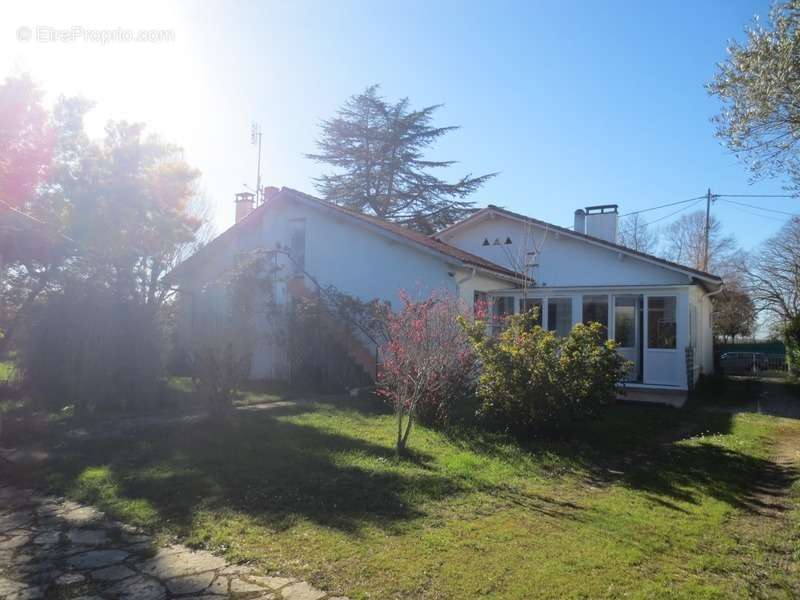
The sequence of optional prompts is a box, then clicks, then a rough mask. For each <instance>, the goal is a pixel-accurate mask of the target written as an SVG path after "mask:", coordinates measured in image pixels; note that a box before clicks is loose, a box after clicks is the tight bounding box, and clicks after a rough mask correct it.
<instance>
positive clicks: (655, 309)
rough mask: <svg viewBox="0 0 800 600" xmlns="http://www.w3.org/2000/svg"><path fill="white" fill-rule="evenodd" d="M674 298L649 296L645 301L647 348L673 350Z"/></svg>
mask: <svg viewBox="0 0 800 600" xmlns="http://www.w3.org/2000/svg"><path fill="white" fill-rule="evenodd" d="M676 304H677V302H676V299H675V296H651V297H650V298H648V300H647V347H648V348H675V347H676V346H677V339H676V337H677V329H678V328H677V324H676V322H675V307H676Z"/></svg>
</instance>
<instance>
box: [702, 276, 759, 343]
mask: <svg viewBox="0 0 800 600" xmlns="http://www.w3.org/2000/svg"><path fill="white" fill-rule="evenodd" d="M712 300H713V302H714V334H715V335H717V336H718V337H721V338H723V339H728V340H731V341H735V339H736V336H748V335H752V334H753V330H754V328H755V324H756V306H755V303H754V302H753V299H752V298H751V297H750V294H749V293H748V292H747V291H746V290H743V289H741V288H739V287H738V286H731V285H730V284H729V285H728V287H726V288H725V289H724V290H722V292H721V293H719V294H717V295H716V296H714V297H713V298H712Z"/></svg>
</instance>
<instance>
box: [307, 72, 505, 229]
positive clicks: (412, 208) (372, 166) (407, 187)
mask: <svg viewBox="0 0 800 600" xmlns="http://www.w3.org/2000/svg"><path fill="white" fill-rule="evenodd" d="M440 107H441V105H433V106H428V107H425V108H422V109H419V110H413V109H411V108H410V106H409V100H408V98H403V99H402V100H400V101H398V102H397V103H394V104H392V103H390V102H387V101H386V100H385V99H384V98H383V97H381V96H380V95H379V94H378V86H377V85H373V86H370V87H368V88H367V89H366V90H364V91H363V92H362V93H360V94H357V95H355V96H353V97H351V98H350V99H349V100H347V102H345V104H344V106H343V107H342V108H341V109H339V111H338V112H337V114H336V116H335V117H333V118H332V119H328V120H326V121H323V123H322V135H321V137H320V139H319V140H318V141H317V146H318V148H319V153H318V154H309V155H307V156H308V158H311V159H313V160H315V161H317V162H320V163H324V164H328V165H331V166H333V167H336V168H337V169H338V172H335V173H328V174H324V175H322V176H321V177H319V178H317V179H316V180H315V181H316V186H317V189H318V190H319V191H320V193H321V194H322V195H323V196H324V197H325V198H326V199H327V200H329V201H331V202H334V203H335V204H338V205H340V206H344V207H346V208H349V209H352V210H356V211H358V212H362V213H365V214H370V215H374V216H376V217H380V218H381V219H386V220H388V221H393V222H396V223H400V224H403V225H406V226H408V227H411V228H413V229H416V230H417V231H420V232H423V233H433V232H435V231H436V230H438V229H440V228H442V227H445V226H447V225H450V224H451V223H454V222H455V221H457V220H459V219H461V218H463V217H465V216H467V215H469V214H470V213H471V212H472V211H473V210H474V209H473V208H472V207H473V204H474V203H473V202H470V201H468V200H466V198H467V196H469V195H470V194H471V193H472V192H474V191H475V190H477V189H478V188H480V187H481V186H482V185H483V184H484V183H486V181H488V180H489V179H490V178H492V177H494V176H495V175H496V173H490V174H488V175H481V176H479V177H472V176H471V175H470V174H468V175H465V176H464V177H462V178H460V179H458V180H457V181H455V182H453V183H449V182H447V181H445V180H443V179H439V178H438V177H436V176H435V175H434V174H433V173H432V171H433V170H435V169H441V168H446V167H449V166H451V165H453V164H454V162H455V161H449V160H447V161H434V160H426V159H425V157H424V152H425V150H427V149H428V147H430V146H431V145H432V144H433V143H434V142H435V141H436V140H438V139H439V138H440V137H442V136H443V135H445V134H446V133H448V132H450V131H453V130H455V129H457V127H453V126H450V127H434V126H432V125H431V121H432V119H433V114H434V112H436V110H437V109H438V108H440Z"/></svg>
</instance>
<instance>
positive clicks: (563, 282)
mask: <svg viewBox="0 0 800 600" xmlns="http://www.w3.org/2000/svg"><path fill="white" fill-rule="evenodd" d="M617 222H618V211H617V206H616V205H603V206H590V207H587V208H586V209H579V210H577V211H575V220H574V227H573V228H572V229H570V228H567V227H559V226H556V225H552V224H549V223H545V222H544V221H540V220H538V219H534V218H532V217H528V216H525V215H521V214H518V213H515V212H511V211H509V210H506V209H503V208H500V207H497V206H491V205H490V206H488V207H487V208H484V209H482V210H480V211H478V212H476V213H475V214H473V215H472V216H470V217H469V218H467V219H465V220H463V221H460V222H458V223H456V224H454V225H452V226H450V227H448V228H447V229H445V230H443V231H441V232H439V233H438V234H437V237H438V238H439V239H440V240H441V241H443V242H445V243H447V244H449V245H452V246H454V247H456V248H459V249H461V250H464V251H467V252H472V253H474V254H477V255H478V256H481V257H482V258H484V259H486V260H490V261H492V262H493V263H496V264H498V265H502V266H505V267H506V268H509V269H516V270H518V271H520V272H521V273H524V274H525V275H527V280H526V281H532V282H533V284H532V285H530V286H529V285H522V286H517V287H508V288H506V289H502V288H501V289H495V290H489V291H488V292H487V296H488V297H489V298H493V299H494V300H495V306H498V307H500V310H503V311H505V312H518V311H520V310H525V309H527V308H528V307H530V306H532V305H536V306H539V307H540V309H541V313H540V314H541V317H540V318H541V325H542V326H543V327H544V328H545V329H549V330H552V331H556V332H558V333H566V332H567V331H569V330H570V328H571V327H572V326H573V325H574V324H576V323H580V322H588V321H597V322H600V323H602V324H603V325H605V326H606V328H607V331H608V332H609V335H610V336H611V337H612V338H613V339H615V340H616V341H617V343H618V346H619V352H620V353H621V354H622V355H623V356H625V358H627V359H628V360H630V361H631V363H632V364H633V367H632V368H631V370H630V372H629V375H628V382H627V384H626V387H627V388H628V390H629V391H630V390H634V394H633V395H634V397H638V398H641V399H649V400H653V399H655V400H659V401H667V402H675V403H681V401H682V399H683V398H685V392H686V391H687V390H689V389H691V387H692V386H693V385H694V383H695V382H696V381H697V379H698V377H699V376H700V375H701V374H703V373H711V372H713V369H714V363H713V336H712V328H711V318H712V304H711V296H713V295H714V294H716V293H718V292H720V291H721V290H722V285H723V283H722V280H721V279H720V278H719V277H717V276H715V275H711V274H710V273H704V272H702V271H698V270H695V269H691V268H688V267H685V266H683V265H679V264H676V263H673V262H670V261H667V260H664V259H661V258H658V257H655V256H651V255H649V254H644V253H642V252H637V251H635V250H631V249H630V248H626V247H624V246H621V245H619V244H617V243H616V237H617ZM635 390H640V392H638V393H636V392H635Z"/></svg>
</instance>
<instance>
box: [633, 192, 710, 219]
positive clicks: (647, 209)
mask: <svg viewBox="0 0 800 600" xmlns="http://www.w3.org/2000/svg"><path fill="white" fill-rule="evenodd" d="M703 198H705V195H703V196H696V197H695V198H688V199H687V200H678V201H677V202H670V203H669V204H661V205H660V206H653V207H651V208H643V209H641V210H634V211H631V212H628V213H625V214H624V215H619V216H620V217H629V216H630V215H638V214H640V213H643V212H649V211H651V210H658V209H659V208H669V207H670V206H677V205H678V204H686V203H687V202H692V201H695V200H702V199H703ZM681 210H683V209H681ZM678 212H680V211H678ZM658 220H659V221H660V220H661V219H658Z"/></svg>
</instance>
